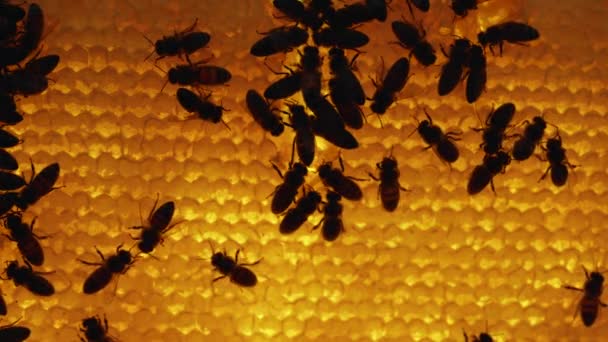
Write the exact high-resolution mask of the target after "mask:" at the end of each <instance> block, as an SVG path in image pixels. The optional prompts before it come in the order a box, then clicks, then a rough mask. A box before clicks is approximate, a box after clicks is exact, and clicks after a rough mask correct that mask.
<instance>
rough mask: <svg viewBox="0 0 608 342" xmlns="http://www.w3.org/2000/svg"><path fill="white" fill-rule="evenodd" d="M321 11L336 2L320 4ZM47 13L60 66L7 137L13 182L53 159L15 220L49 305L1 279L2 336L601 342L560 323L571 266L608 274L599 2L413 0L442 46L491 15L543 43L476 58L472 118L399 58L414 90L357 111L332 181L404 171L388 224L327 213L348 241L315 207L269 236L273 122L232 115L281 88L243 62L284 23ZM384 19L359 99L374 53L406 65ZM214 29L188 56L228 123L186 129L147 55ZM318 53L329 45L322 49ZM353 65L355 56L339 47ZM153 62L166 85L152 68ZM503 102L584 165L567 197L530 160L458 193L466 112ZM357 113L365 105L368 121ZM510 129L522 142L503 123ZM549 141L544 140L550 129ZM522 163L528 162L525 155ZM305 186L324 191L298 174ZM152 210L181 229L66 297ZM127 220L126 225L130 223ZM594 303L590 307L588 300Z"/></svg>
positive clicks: (141, 1)
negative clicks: (463, 5) (14, 137)
mask: <svg viewBox="0 0 608 342" xmlns="http://www.w3.org/2000/svg"><path fill="white" fill-rule="evenodd" d="M334 2H336V3H339V1H334ZM39 3H40V5H41V7H42V9H43V10H44V11H45V14H46V16H47V19H48V25H47V28H48V31H49V32H48V36H47V37H46V38H45V40H44V52H45V53H54V54H59V55H60V56H61V62H60V65H59V66H58V68H57V69H56V70H55V72H54V73H53V74H52V75H51V78H52V79H53V80H54V81H55V82H54V83H51V86H50V88H49V89H48V90H47V91H46V92H45V93H43V94H42V95H39V96H32V97H28V98H25V99H22V100H21V101H20V102H19V106H20V109H21V111H22V112H23V113H24V114H25V119H24V121H23V122H22V123H20V124H18V125H17V126H14V127H12V128H9V129H10V130H11V131H13V132H15V133H16V134H18V135H19V137H21V138H22V139H23V140H24V143H23V144H21V145H19V146H18V147H16V148H14V149H12V150H11V152H13V153H14V155H15V156H16V157H17V158H18V160H19V161H20V163H21V169H20V171H19V172H21V171H23V172H24V173H25V174H26V176H28V175H29V172H30V170H29V163H28V160H29V158H30V157H31V158H32V159H33V161H34V163H35V165H36V166H37V167H38V169H41V168H42V167H43V166H45V165H48V164H50V163H51V162H59V164H60V165H61V176H60V179H59V182H58V183H59V184H60V185H62V186H63V187H62V188H60V189H58V190H55V191H53V192H52V193H51V194H49V195H48V196H47V197H45V198H44V199H42V200H41V201H40V202H39V203H38V204H37V205H36V206H34V207H32V208H31V209H30V210H28V212H27V214H26V216H27V218H26V221H28V222H29V220H31V219H32V218H33V217H34V216H37V217H38V220H37V224H36V232H37V233H38V234H40V235H48V236H49V238H48V239H45V240H43V241H42V245H43V248H44V251H45V253H46V257H47V260H46V262H45V264H44V266H43V267H42V268H40V270H42V271H53V272H54V273H53V274H50V275H48V276H47V277H48V279H49V280H51V281H52V282H53V284H54V285H55V288H56V294H55V295H54V296H52V297H49V298H38V297H35V296H34V295H32V294H30V293H29V292H28V291H27V290H25V289H23V288H16V287H14V286H13V284H12V282H11V281H2V285H1V288H2V292H3V295H4V298H5V300H6V301H7V302H8V303H9V315H8V317H7V318H5V320H4V322H5V324H8V323H9V322H12V321H14V320H16V319H18V318H19V317H22V319H21V321H20V322H19V324H20V325H25V326H28V327H30V328H31V329H32V335H31V338H30V339H29V340H31V341H78V325H79V324H80V322H81V320H82V319H83V318H85V317H88V316H91V315H104V314H105V315H106V316H107V318H108V321H109V325H110V334H111V335H112V336H114V337H116V338H119V339H120V340H121V341H149V342H153V341H285V340H295V341H462V340H463V330H465V331H467V332H468V333H469V334H478V333H480V332H483V331H485V329H486V327H487V329H488V332H489V333H490V334H492V335H493V336H494V337H495V339H496V340H498V341H605V340H607V339H608V318H607V316H606V313H605V312H604V313H600V316H599V318H598V320H597V321H596V323H595V324H594V325H593V327H591V328H586V327H584V326H583V325H582V324H581V322H580V319H579V318H578V316H577V317H576V318H574V317H573V315H574V314H575V311H576V308H577V301H578V299H579V298H580V294H579V293H577V292H574V291H567V290H565V289H563V288H562V286H563V285H565V284H572V285H574V286H582V283H583V281H584V273H583V271H582V267H581V266H583V265H584V266H585V267H586V268H587V269H590V270H596V269H600V270H604V269H606V268H608V260H606V247H605V242H606V240H607V238H608V231H607V230H606V227H604V225H605V223H606V221H605V220H606V219H607V218H608V215H607V213H608V207H607V206H606V200H607V197H606V191H607V189H606V185H607V184H608V180H607V178H606V170H607V169H608V168H607V166H608V165H607V160H608V159H607V158H606V157H607V156H606V152H607V150H606V146H607V145H606V143H607V142H608V137H607V134H608V122H607V121H606V115H607V114H608V93H607V89H608V40H607V39H606V37H608V25H607V24H606V18H608V2H607V1H599V0H598V1H590V0H587V1H548V0H513V1H507V0H503V1H499V0H492V1H487V2H485V3H483V4H481V5H480V6H479V10H477V11H472V12H471V13H470V14H469V16H468V17H467V18H465V19H456V20H454V17H453V15H452V13H451V11H450V9H449V7H448V6H449V1H447V0H442V1H431V12H430V13H429V14H426V15H424V14H421V13H419V12H417V13H416V20H417V21H421V22H422V24H423V26H424V27H425V28H426V31H427V33H428V34H427V37H428V39H429V40H430V41H431V42H432V43H433V45H435V47H437V48H438V45H439V44H443V46H444V47H448V46H449V43H450V41H451V40H452V39H453V35H458V36H466V37H469V38H471V39H474V38H475V37H476V33H477V32H478V31H479V30H483V29H485V28H486V27H488V26H490V25H493V24H495V23H499V22H501V21H505V20H517V21H522V22H527V23H530V24H531V25H533V26H534V27H536V28H537V29H538V30H539V32H540V33H541V39H540V40H538V41H536V42H532V43H531V44H529V46H518V45H513V44H507V45H506V46H505V51H504V55H503V56H502V57H498V56H491V55H488V88H487V91H486V92H485V93H484V94H483V95H482V97H481V99H480V100H479V101H478V102H476V103H475V105H469V104H467V103H466V100H465V99H464V88H463V86H462V85H461V86H459V87H458V88H457V89H456V90H455V91H454V92H453V93H451V94H450V95H448V96H445V97H439V96H438V95H437V90H436V87H437V80H438V74H439V72H440V65H441V64H442V63H443V62H444V61H445V59H444V57H443V56H441V55H440V57H439V60H438V63H437V64H436V65H434V66H430V67H427V68H423V67H421V66H420V65H419V64H417V63H416V62H413V63H412V70H411V73H412V74H413V76H412V77H411V78H410V80H409V81H408V84H407V85H406V86H405V88H404V90H403V91H402V92H401V93H400V94H399V101H398V102H397V104H396V105H394V106H393V107H391V109H390V110H389V112H388V113H387V114H386V115H384V116H383V117H382V122H380V120H378V118H377V117H376V116H368V117H367V124H366V125H365V127H364V128H363V129H361V130H359V131H356V132H354V134H355V135H356V136H357V138H358V139H359V142H360V145H361V146H360V147H359V148H358V149H356V150H350V151H349V150H344V151H341V155H342V157H343V159H344V161H345V167H346V174H348V175H352V176H354V177H359V178H367V177H368V175H367V173H368V172H373V173H376V168H375V164H376V163H377V162H379V161H380V160H381V159H382V157H384V156H386V155H388V153H389V151H390V150H391V148H392V153H393V155H394V156H395V157H396V158H397V160H398V161H399V162H400V170H401V184H402V185H403V186H405V187H407V188H408V189H409V190H411V191H410V192H407V193H403V194H402V199H401V203H400V206H399V208H398V209H397V211H396V212H394V213H387V212H385V211H384V210H382V207H381V205H380V201H379V198H378V197H377V186H378V183H377V182H375V181H366V182H361V183H360V184H361V186H362V187H363V190H364V194H365V196H364V199H363V200H362V201H361V202H357V203H355V202H349V201H343V202H344V203H343V204H344V206H345V209H344V223H345V228H346V231H345V232H344V234H343V235H342V236H340V238H339V239H338V240H337V241H335V242H333V243H327V242H325V241H323V239H322V238H321V236H320V232H319V230H315V231H312V227H313V226H314V225H315V224H316V223H317V222H319V220H320V219H321V214H315V215H314V216H313V217H312V218H311V219H310V220H309V222H308V223H307V224H305V225H304V226H303V227H302V228H301V229H300V230H299V231H297V232H296V233H294V234H292V235H289V236H283V235H281V234H280V233H279V231H278V223H279V221H280V217H279V216H275V215H273V214H272V213H271V212H270V203H269V201H270V198H269V197H268V196H269V194H271V193H272V191H273V189H274V187H275V186H276V185H278V184H279V183H280V181H281V180H280V178H279V177H278V175H277V174H276V172H275V171H274V170H273V169H272V167H271V164H270V161H272V162H274V163H277V164H278V165H279V166H280V167H281V168H283V169H284V168H286V167H287V165H288V163H289V160H290V156H291V142H292V139H293V134H292V133H291V130H290V129H287V130H286V132H285V133H284V134H283V135H282V136H280V137H278V138H275V137H272V136H270V135H269V134H266V133H264V132H263V131H262V129H261V128H260V127H259V126H258V125H257V124H256V123H255V122H254V121H253V120H252V118H251V116H250V115H249V113H248V112H247V110H246V107H245V105H244V96H245V93H246V92H247V90H248V89H257V90H258V91H263V89H265V87H266V86H267V85H269V84H270V83H271V82H272V81H274V80H276V79H277V76H275V75H273V74H271V73H270V72H269V71H268V69H267V68H266V67H265V66H264V63H263V59H261V58H255V57H253V56H251V55H250V54H249V48H250V47H251V45H252V44H253V42H255V41H256V40H257V39H259V37H260V36H259V35H258V34H257V33H256V30H257V31H260V32H263V31H267V30H268V29H270V28H272V27H275V26H278V25H281V24H282V23H284V22H282V21H281V20H278V19H274V18H273V17H272V14H273V10H272V7H271V1H269V0H223V1H215V0H213V1H212V0H187V1H186V0H180V1H163V0H130V1H122V0H108V1H92V0H82V1H72V0H40V1H39ZM390 7H391V10H390V14H389V19H388V20H387V21H386V22H385V23H379V22H373V23H370V24H366V25H364V26H363V27H362V28H361V30H363V31H364V32H366V33H368V34H369V35H370V37H371V43H370V44H369V45H368V46H366V47H365V48H364V49H363V51H365V53H363V54H362V55H361V56H360V57H359V58H358V71H357V73H358V75H359V77H360V79H361V81H362V82H363V85H364V87H365V90H366V93H367V94H370V93H371V92H372V91H373V85H372V83H371V81H370V79H369V77H368V76H372V77H374V75H375V74H376V73H377V72H378V71H379V69H380V65H381V60H380V57H383V59H384V61H385V62H386V63H387V64H388V63H392V62H393V61H395V60H396V59H397V58H399V57H400V56H404V55H406V54H407V52H405V51H404V50H403V49H401V48H400V47H399V46H396V45H394V44H390V42H391V41H393V40H394V39H395V38H394V37H393V34H392V32H391V30H390V22H391V21H392V20H397V19H399V17H401V16H402V15H403V16H404V17H405V18H407V19H410V18H411V17H410V13H409V12H408V10H407V6H406V4H405V1H403V0H393V1H392V2H391V3H390ZM195 18H198V27H199V28H200V29H201V30H203V31H206V32H209V33H210V34H211V36H212V39H211V42H210V44H209V47H208V48H206V49H205V50H204V51H202V52H201V53H200V54H199V55H197V58H204V57H209V56H213V60H212V61H213V62H212V63H213V64H216V65H220V66H223V67H226V68H227V69H229V70H230V71H231V72H232V74H233V78H232V80H231V81H230V82H229V85H228V86H227V87H216V88H214V92H213V99H214V101H218V102H220V101H221V103H222V104H223V106H224V107H226V108H228V109H230V110H231V111H229V112H226V113H225V120H226V122H227V125H228V126H229V129H228V128H226V127H225V126H224V125H221V124H217V125H213V124H211V123H209V122H202V121H197V120H185V119H186V118H187V117H188V113H186V112H185V111H184V110H183V109H182V108H180V106H179V104H178V103H177V100H176V98H175V90H176V87H174V86H172V85H168V86H167V87H166V88H165V89H164V90H163V92H160V89H161V87H162V85H163V83H164V82H165V79H166V76H165V74H164V72H163V71H162V70H168V69H169V68H170V67H171V66H172V65H174V64H176V63H180V61H179V59H177V58H166V59H162V60H160V61H159V62H158V66H159V68H156V67H155V66H154V64H153V63H151V62H150V61H147V62H144V58H145V57H146V56H147V55H148V54H149V53H150V51H151V49H152V46H151V45H150V44H149V43H148V42H147V41H146V40H145V39H144V37H143V36H142V34H144V35H146V36H147V37H149V38H150V39H152V40H156V39H158V38H160V37H162V36H163V35H169V34H172V33H173V32H174V31H177V30H180V29H183V28H185V27H188V26H190V25H191V24H192V23H193V22H194V20H195ZM324 53H325V51H324ZM349 56H352V54H351V53H349ZM296 60H297V54H296V53H295V52H293V53H291V54H289V55H287V57H285V56H283V55H277V56H273V57H271V58H269V60H268V63H269V64H270V65H272V66H273V67H274V68H275V69H279V68H280V67H281V63H282V62H285V63H293V62H295V61H296ZM161 69H162V70H161ZM508 101H511V102H513V103H515V105H516V106H517V112H516V115H515V120H514V122H517V123H519V122H522V121H523V120H525V119H531V118H532V117H533V116H535V115H544V117H545V118H546V120H547V121H548V122H550V123H552V124H555V125H557V126H558V127H559V132H560V134H561V136H562V138H563V141H564V146H565V147H566V149H567V150H568V152H567V153H568V158H569V160H570V161H571V162H572V163H573V164H577V165H580V167H578V168H577V169H576V170H575V171H574V172H573V173H572V174H571V177H570V179H569V181H568V183H567V185H566V186H564V187H562V188H556V187H554V186H553V185H552V184H550V181H549V180H545V181H541V182H538V179H539V178H540V176H541V175H542V173H543V172H544V171H545V169H546V167H547V164H546V162H543V161H540V160H538V159H537V158H534V157H533V158H531V159H529V160H527V161H525V162H521V163H518V162H513V163H512V164H511V165H510V167H509V168H508V169H507V172H506V174H504V175H498V176H497V177H496V178H495V185H496V194H494V193H492V192H491V190H490V189H485V190H484V191H483V192H482V193H481V194H478V195H476V196H474V197H471V196H469V195H468V194H467V192H466V183H467V179H468V177H469V175H470V173H471V171H472V169H473V167H474V166H475V165H477V164H479V163H480V161H481V159H482V157H483V154H482V151H480V149H479V143H480V135H479V133H478V132H475V131H474V130H473V129H472V128H473V127H479V125H480V122H479V119H478V117H481V118H485V116H486V115H487V113H488V112H489V111H490V110H491V108H492V106H493V105H499V104H501V103H504V102H508ZM423 108H426V109H427V110H428V111H429V113H430V114H431V115H432V116H433V119H434V121H435V122H436V123H437V124H439V125H440V126H441V127H443V128H444V129H457V128H459V129H460V130H462V132H463V135H462V140H461V141H458V142H457V143H458V146H459V148H460V152H461V158H460V159H459V160H458V162H456V163H455V164H454V165H452V167H451V168H450V167H448V166H447V165H446V164H444V163H442V162H441V161H440V160H439V159H438V158H437V156H436V155H434V154H433V153H432V152H431V151H430V150H426V151H424V150H423V148H424V143H423V142H422V140H421V139H420V137H419V136H418V135H417V134H413V135H411V136H410V133H411V132H412V131H414V129H415V127H416V119H415V117H416V118H418V119H421V118H422V117H423V115H424V114H423V111H422V109H423ZM366 113H369V110H368V109H366ZM517 129H521V126H518V128H517ZM548 132H549V133H550V134H552V133H554V132H555V128H554V127H552V126H550V127H549V128H548ZM317 141H318V143H317V145H318V151H317V157H316V159H315V163H314V164H313V166H318V164H319V163H320V162H321V161H323V160H325V161H329V160H335V159H336V158H337V156H338V152H339V151H338V150H337V149H336V148H335V147H333V146H332V145H330V144H328V143H327V142H325V141H323V140H322V139H318V140H317ZM537 153H538V152H537ZM307 179H308V181H309V182H310V183H311V185H312V186H314V187H315V188H317V189H319V190H322V184H321V183H320V182H319V181H318V177H317V175H316V174H314V173H312V172H311V173H310V175H309V176H308V178H307ZM157 194H159V195H160V201H161V202H163V201H169V200H174V201H175V203H176V208H177V210H176V217H175V220H176V221H177V220H183V222H182V223H181V224H179V225H178V226H176V227H175V228H174V229H173V230H172V231H171V233H170V234H169V236H168V237H167V239H166V241H165V243H164V245H163V246H160V247H159V248H158V249H157V250H156V251H155V252H154V254H153V256H154V258H153V257H141V258H140V259H138V260H137V262H136V263H135V264H134V265H133V267H132V268H131V269H130V270H129V271H128V272H127V273H126V274H125V275H123V276H120V277H119V280H118V282H117V283H112V284H110V285H109V286H108V288H106V289H105V290H104V291H102V292H100V293H97V294H95V295H84V294H83V293H82V283H83V281H84V279H85V278H86V277H87V276H88V275H89V274H90V272H92V271H93V269H94V268H93V267H90V266H86V265H84V264H82V263H80V262H78V261H77V259H78V258H81V259H85V260H90V261H96V260H99V258H98V256H97V254H96V253H95V249H94V248H95V246H97V247H98V248H99V249H100V250H101V251H102V252H103V253H104V254H106V255H108V254H110V253H112V252H113V251H114V250H115V248H116V246H118V245H120V244H124V245H125V247H130V246H131V245H132V244H133V243H134V241H133V240H132V239H131V238H130V237H129V234H134V233H135V232H134V231H131V230H129V229H128V227H131V226H135V225H139V224H140V216H143V217H144V218H145V217H146V215H147V214H148V211H149V210H150V208H152V206H153V204H154V201H155V199H156V196H157ZM140 212H141V215H140ZM0 246H1V248H0V253H1V254H0V255H1V256H2V260H3V261H7V260H12V259H14V258H16V256H17V253H18V251H17V249H16V247H15V244H14V243H12V242H10V241H8V240H7V239H1V240H0ZM212 248H214V249H215V250H223V249H226V251H227V253H228V254H231V255H232V254H233V253H235V252H236V250H237V249H239V248H240V249H242V256H241V257H242V260H243V261H245V262H246V261H249V262H251V261H254V260H257V259H259V258H262V257H263V258H264V259H263V261H262V262H261V263H260V264H259V265H256V266H253V267H252V268H251V269H252V270H253V271H255V272H256V274H257V275H258V277H259V283H258V285H257V286H256V287H254V288H252V289H242V288H239V287H238V286H236V285H234V284H232V283H230V281H228V280H226V279H224V280H221V281H218V282H216V283H214V284H213V285H212V283H211V280H212V279H213V278H214V277H216V276H217V274H216V273H215V272H214V270H213V267H212V266H211V265H210V256H211V254H212ZM604 301H608V299H604Z"/></svg>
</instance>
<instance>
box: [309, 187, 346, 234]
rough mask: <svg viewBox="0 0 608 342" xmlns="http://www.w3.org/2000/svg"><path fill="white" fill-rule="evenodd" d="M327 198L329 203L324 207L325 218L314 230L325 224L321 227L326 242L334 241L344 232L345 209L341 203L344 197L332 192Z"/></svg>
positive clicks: (329, 192) (328, 193)
mask: <svg viewBox="0 0 608 342" xmlns="http://www.w3.org/2000/svg"><path fill="white" fill-rule="evenodd" d="M325 197H326V198H327V203H325V205H324V206H323V213H324V214H323V218H322V219H321V221H320V222H319V223H318V224H317V225H316V226H314V227H313V229H317V228H318V227H319V226H320V225H321V224H323V226H322V227H321V234H322V235H323V239H324V240H325V241H334V240H336V239H337V238H338V236H339V235H340V233H342V232H343V231H344V222H343V221H342V211H343V209H344V208H343V206H342V204H341V203H340V200H341V199H342V196H340V194H338V193H336V192H333V191H331V190H330V191H328V192H327V194H326V195H325Z"/></svg>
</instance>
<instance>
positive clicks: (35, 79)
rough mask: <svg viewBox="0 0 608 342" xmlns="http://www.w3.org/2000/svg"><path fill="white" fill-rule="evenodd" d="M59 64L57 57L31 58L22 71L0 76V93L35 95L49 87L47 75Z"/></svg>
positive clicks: (18, 70)
mask: <svg viewBox="0 0 608 342" xmlns="http://www.w3.org/2000/svg"><path fill="white" fill-rule="evenodd" d="M58 64H59V56H58V55H48V56H44V57H40V58H36V57H34V58H32V59H31V60H29V61H28V62H27V63H26V64H25V67H23V68H22V69H16V70H13V71H12V72H10V73H7V74H5V75H2V76H0V81H1V82H0V84H2V86H0V92H3V93H8V94H11V95H23V96H29V95H36V94H40V93H42V92H43V91H45V90H46V88H48V86H49V82H48V79H47V77H46V76H47V75H48V74H50V73H51V72H52V71H53V70H54V69H55V68H56V67H57V65H58Z"/></svg>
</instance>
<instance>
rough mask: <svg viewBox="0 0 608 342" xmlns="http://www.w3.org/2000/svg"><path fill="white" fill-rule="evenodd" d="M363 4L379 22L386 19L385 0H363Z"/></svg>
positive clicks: (386, 6)
mask: <svg viewBox="0 0 608 342" xmlns="http://www.w3.org/2000/svg"><path fill="white" fill-rule="evenodd" d="M389 2H390V1H389ZM365 6H366V7H367V10H368V11H369V12H370V14H371V15H372V17H374V19H376V20H378V21H380V22H385V21H386V16H387V14H388V9H387V8H388V5H387V3H386V0H365Z"/></svg>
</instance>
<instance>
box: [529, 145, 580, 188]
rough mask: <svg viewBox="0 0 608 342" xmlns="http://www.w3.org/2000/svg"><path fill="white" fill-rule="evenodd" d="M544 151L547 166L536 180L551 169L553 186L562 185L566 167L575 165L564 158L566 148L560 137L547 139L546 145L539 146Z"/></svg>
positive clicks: (566, 172) (564, 179) (545, 175)
mask: <svg viewBox="0 0 608 342" xmlns="http://www.w3.org/2000/svg"><path fill="white" fill-rule="evenodd" d="M541 148H542V149H543V150H544V151H545V155H546V158H547V160H548V161H549V167H547V170H546V171H545V173H544V174H543V175H542V177H540V179H539V180H538V181H539V182H540V181H541V180H543V179H545V177H547V174H548V173H549V171H551V181H552V182H553V184H554V185H555V186H562V185H564V184H566V181H567V180H568V168H571V169H574V168H576V167H577V165H573V164H570V163H569V162H568V160H567V159H566V150H565V149H564V148H563V147H562V137H561V136H560V135H559V134H558V135H557V136H555V137H553V138H551V139H549V140H547V143H546V147H543V146H541Z"/></svg>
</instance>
